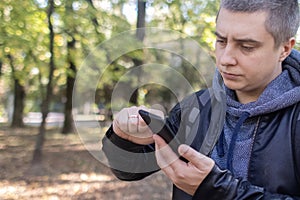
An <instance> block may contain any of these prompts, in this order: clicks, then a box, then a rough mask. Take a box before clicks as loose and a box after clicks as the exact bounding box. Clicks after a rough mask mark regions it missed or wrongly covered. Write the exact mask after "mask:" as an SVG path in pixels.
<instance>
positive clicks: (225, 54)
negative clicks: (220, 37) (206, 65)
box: [219, 45, 237, 66]
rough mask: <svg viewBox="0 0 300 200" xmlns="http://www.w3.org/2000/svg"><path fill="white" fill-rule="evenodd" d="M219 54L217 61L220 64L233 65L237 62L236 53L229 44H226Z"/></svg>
mask: <svg viewBox="0 0 300 200" xmlns="http://www.w3.org/2000/svg"><path fill="white" fill-rule="evenodd" d="M219 55H220V58H219V61H220V64H221V65H222V66H234V65H236V64H237V60H236V53H235V50H234V47H232V46H231V45H226V47H225V48H223V49H222V51H221V53H220V54H219Z"/></svg>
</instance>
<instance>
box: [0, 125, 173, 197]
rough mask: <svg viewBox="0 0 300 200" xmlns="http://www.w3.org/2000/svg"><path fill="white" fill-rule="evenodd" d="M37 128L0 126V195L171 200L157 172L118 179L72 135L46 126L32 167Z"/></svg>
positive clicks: (168, 186) (164, 180) (167, 184)
mask: <svg viewBox="0 0 300 200" xmlns="http://www.w3.org/2000/svg"><path fill="white" fill-rule="evenodd" d="M37 132H38V130H37V129H36V128H24V129H9V128H7V127H4V126H2V127H1V125H0V199H3V200H8V199H12V200H13V199H22V200H27V199H28V200H41V199H49V200H60V199H62V200H65V199H72V200H73V199H74V200H77V199H78V200H79V199H80V200H81V199H82V200H93V199H95V200H102V199H103V200H104V199H105V200H115V199H117V200H140V199H143V200H153V199H157V200H169V199H171V187H172V186H171V183H170V182H169V181H168V180H167V178H166V177H165V176H164V175H163V174H162V173H156V174H154V175H152V176H150V177H148V178H146V179H144V180H141V181H137V182H123V181H119V180H117V179H116V178H115V177H114V176H113V175H112V173H111V172H110V170H109V169H108V168H107V167H106V166H104V165H103V164H101V163H100V162H99V161H97V160H96V159H95V158H94V157H93V156H91V155H90V153H89V152H88V151H87V150H86V149H85V148H84V147H83V145H82V143H81V141H80V139H79V137H78V136H77V135H76V134H73V135H69V136H63V135H61V134H59V133H58V132H59V131H58V130H50V131H48V133H47V141H46V143H45V147H44V154H43V158H44V159H43V162H42V164H41V165H39V166H35V167H32V166H31V165H30V160H31V156H32V151H33V149H34V143H35V138H36V134H37Z"/></svg>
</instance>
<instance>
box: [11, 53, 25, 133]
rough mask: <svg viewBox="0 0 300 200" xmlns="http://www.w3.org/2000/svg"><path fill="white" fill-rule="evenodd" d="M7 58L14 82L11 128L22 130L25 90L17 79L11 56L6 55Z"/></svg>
mask: <svg viewBox="0 0 300 200" xmlns="http://www.w3.org/2000/svg"><path fill="white" fill-rule="evenodd" d="M7 58H8V60H9V63H10V66H11V69H12V74H13V75H12V77H13V80H14V103H13V105H14V110H13V116H12V122H11V125H10V126H11V127H12V128H22V127H24V122H23V113H24V106H25V103H24V102H25V96H26V93H25V88H24V86H23V85H22V84H21V83H20V80H19V78H18V77H17V76H16V71H15V67H14V62H13V57H12V55H10V54H9V55H7Z"/></svg>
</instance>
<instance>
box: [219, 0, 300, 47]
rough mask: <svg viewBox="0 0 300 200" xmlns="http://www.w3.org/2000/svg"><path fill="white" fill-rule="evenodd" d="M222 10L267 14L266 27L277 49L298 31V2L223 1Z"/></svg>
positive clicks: (273, 0)
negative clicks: (263, 12)
mask: <svg viewBox="0 0 300 200" xmlns="http://www.w3.org/2000/svg"><path fill="white" fill-rule="evenodd" d="M220 8H225V9H227V10H229V11H232V12H248V13H253V12H258V11H265V12H267V13H268V17H267V19H266V22H265V26H266V29H267V31H268V32H269V33H270V34H271V35H272V36H273V38H274V40H275V46H276V47H278V46H279V45H280V44H282V43H284V42H286V41H288V40H289V39H290V38H291V37H294V36H295V35H296V34H297V31H298V27H299V4H298V1H297V0H221V7H220Z"/></svg>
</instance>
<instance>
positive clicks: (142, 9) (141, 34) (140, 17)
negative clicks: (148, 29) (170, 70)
mask: <svg viewBox="0 0 300 200" xmlns="http://www.w3.org/2000/svg"><path fill="white" fill-rule="evenodd" d="M137 4H138V9H137V23H136V28H137V29H136V38H137V39H138V40H139V41H141V42H143V41H144V38H145V29H144V27H145V23H146V1H145V0H137ZM141 51H142V50H141ZM133 63H134V67H139V66H141V65H142V64H143V63H144V62H143V60H139V59H133ZM136 76H137V79H138V83H139V82H140V76H141V70H137V74H136ZM138 97H139V89H138V88H136V89H135V90H134V92H133V94H132V95H131V97H130V99H129V102H130V103H132V104H134V105H137V104H138Z"/></svg>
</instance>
